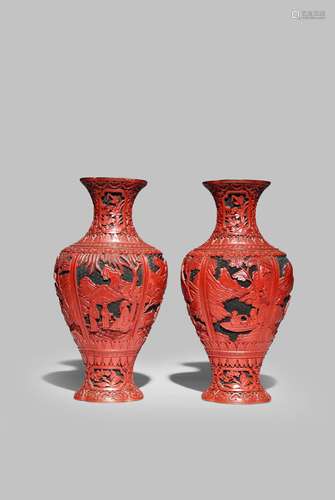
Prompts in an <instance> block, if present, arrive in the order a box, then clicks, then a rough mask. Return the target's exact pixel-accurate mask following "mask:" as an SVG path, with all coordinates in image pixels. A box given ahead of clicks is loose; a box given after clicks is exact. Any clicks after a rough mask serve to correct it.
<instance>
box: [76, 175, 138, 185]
mask: <svg viewBox="0 0 335 500" xmlns="http://www.w3.org/2000/svg"><path fill="white" fill-rule="evenodd" d="M80 182H81V183H82V184H85V185H87V184H95V183H96V184H100V183H101V184H106V183H111V184H124V185H127V186H130V185H131V186H142V187H144V186H146V185H147V184H148V182H147V181H146V180H144V179H131V178H129V177H81V178H80Z"/></svg>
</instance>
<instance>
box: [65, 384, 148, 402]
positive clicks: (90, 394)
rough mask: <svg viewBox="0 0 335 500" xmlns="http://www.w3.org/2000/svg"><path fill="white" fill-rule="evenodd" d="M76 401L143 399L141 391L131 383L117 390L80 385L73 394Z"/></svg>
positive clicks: (127, 400) (129, 400) (128, 400)
mask: <svg viewBox="0 0 335 500" xmlns="http://www.w3.org/2000/svg"><path fill="white" fill-rule="evenodd" d="M74 399H77V400H78V401H87V402H89V403H128V402H131V401H139V400H140V399H143V392H142V391H141V390H140V389H139V388H138V387H136V386H135V385H133V384H129V385H127V386H124V387H122V388H120V389H117V390H114V391H112V390H101V389H91V388H87V387H85V386H84V387H81V388H80V389H79V390H78V391H77V392H76V393H75V395H74Z"/></svg>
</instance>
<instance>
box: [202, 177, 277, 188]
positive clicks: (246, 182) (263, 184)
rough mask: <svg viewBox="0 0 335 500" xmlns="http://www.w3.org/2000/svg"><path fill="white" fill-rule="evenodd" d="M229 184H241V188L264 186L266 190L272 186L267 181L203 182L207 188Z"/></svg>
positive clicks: (222, 180)
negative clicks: (244, 186) (245, 186)
mask: <svg viewBox="0 0 335 500" xmlns="http://www.w3.org/2000/svg"><path fill="white" fill-rule="evenodd" d="M227 184H240V185H241V186H243V185H245V184H249V185H253V186H263V187H264V188H266V187H267V186H269V185H270V184H271V181H265V180H261V179H218V180H213V181H203V185H204V186H205V187H211V186H225V185H227Z"/></svg>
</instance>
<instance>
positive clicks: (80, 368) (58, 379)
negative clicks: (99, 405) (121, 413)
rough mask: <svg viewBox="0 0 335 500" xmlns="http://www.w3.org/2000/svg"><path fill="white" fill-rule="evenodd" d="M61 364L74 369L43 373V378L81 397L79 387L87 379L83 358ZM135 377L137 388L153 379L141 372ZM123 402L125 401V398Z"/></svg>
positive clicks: (112, 399)
mask: <svg viewBox="0 0 335 500" xmlns="http://www.w3.org/2000/svg"><path fill="white" fill-rule="evenodd" d="M60 364H61V365H64V366H68V367H71V368H72V370H60V371H54V372H50V373H46V374H45V375H43V377H42V379H43V380H44V381H45V382H47V383H48V384H51V385H54V386H56V387H60V388H62V389H67V390H70V391H77V392H76V393H75V396H74V397H75V399H81V398H78V397H77V394H78V393H79V391H80V389H79V390H78V388H80V387H81V386H82V384H83V383H84V381H85V369H84V365H83V362H82V360H81V359H71V360H65V361H61V362H60ZM133 378H134V384H135V386H136V387H137V388H140V387H143V386H145V385H146V384H148V383H149V382H150V380H151V379H150V377H148V375H145V374H144V373H139V372H134V373H133ZM138 391H139V389H138ZM141 394H142V392H141V391H139V394H138V395H139V396H141ZM142 397H143V396H142ZM136 399H141V397H137V398H136ZM134 400H135V399H134ZM90 401H92V400H90ZM93 402H94V401H93ZM100 402H104V401H100ZM105 402H118V401H117V400H115V399H114V398H110V399H109V400H106V401H105ZM120 402H121V400H120ZM122 402H125V401H124V400H123V401H122Z"/></svg>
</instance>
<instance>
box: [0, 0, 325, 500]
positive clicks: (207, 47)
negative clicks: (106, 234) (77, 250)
mask: <svg viewBox="0 0 335 500" xmlns="http://www.w3.org/2000/svg"><path fill="white" fill-rule="evenodd" d="M298 7H299V8H301V9H313V10H314V9H326V19H322V20H316V19H311V20H300V21H299V20H296V19H292V17H291V11H292V9H295V8H298ZM333 7H334V6H333V5H332V2H330V1H328V2H327V1H323V2H321V3H320V2H319V1H318V0H315V1H314V2H313V3H312V4H310V2H306V4H305V3H303V2H301V5H297V4H295V3H294V4H293V3H292V2H287V1H283V0H282V1H281V2H269V1H257V2H224V1H223V0H220V1H219V0H207V1H205V0H203V1H200V0H188V1H187V0H169V1H161V0H155V1H154V0H151V1H149V0H136V1H135V0H123V1H121V0H120V1H115V0H114V1H113V0H109V1H102V0H96V1H87V0H80V1H79V0H77V1H75V0H66V1H65V0H58V1H45V0H44V1H42V0H41V1H34V0H31V1H15V0H12V1H4V2H2V4H1V8H0V38H1V43H0V50H1V96H0V97H1V113H0V120H1V149H0V156H1V158H0V161H1V172H2V173H1V197H0V200H1V205H2V210H1V213H2V223H1V233H2V245H1V248H2V252H3V253H4V255H3V257H2V260H1V262H2V269H1V276H2V283H1V285H2V293H3V295H2V304H3V308H2V321H1V323H2V329H1V338H2V343H1V352H2V367H3V373H2V385H1V394H2V395H1V402H2V410H1V419H2V425H1V432H2V434H3V436H2V438H1V454H2V455H3V466H2V472H3V479H2V481H1V489H2V490H3V491H4V492H3V493H2V498H6V500H10V499H23V498H29V499H30V498H31V499H34V500H35V499H36V500H40V499H41V500H42V499H43V500H45V499H48V500H53V499H69V498H82V499H83V498H85V499H96V498H106V499H107V498H111V499H112V498H127V499H128V498H129V499H135V498H141V499H142V498H143V499H148V500H149V499H154V500H157V499H161V498H163V499H165V498H166V499H181V498H186V499H192V498H195V499H198V498H199V499H203V498H231V497H234V498H248V499H255V500H256V499H257V500H262V499H269V498H271V499H282V498H284V497H286V498H304V497H306V495H307V494H309V495H311V498H315V497H318V498H324V499H325V498H330V497H331V483H332V475H333V473H332V458H333V457H332V455H333V449H334V432H333V428H334V426H333V421H334V414H333V411H334V382H333V381H334V305H333V301H334V297H333V295H334V292H333V286H332V285H333V284H334V267H333V260H334V259H333V251H334V238H333V228H334V222H333V221H334V219H333V214H334V197H333V193H334V184H333V180H334V146H333V145H334V123H333V122H334V83H335V82H334V71H333V69H334V64H333V60H334V50H333V47H334V41H335V40H334V38H335V36H334V32H335V31H334V8H333ZM81 176H111V177H113V176H115V177H118V176H124V177H139V178H143V179H147V180H148V182H149V184H148V186H147V187H146V188H145V189H144V190H143V191H142V192H141V194H140V195H139V197H138V199H137V201H136V203H135V207H134V219H135V224H136V227H137V230H138V232H139V234H140V235H141V236H142V238H143V239H144V240H145V241H147V242H149V243H152V244H154V245H156V246H157V247H158V248H160V249H162V250H163V252H164V254H165V256H166V258H167V261H168V264H169V281H168V288H167V291H166V295H165V300H164V302H163V306H162V308H161V311H160V314H159V316H158V319H157V322H156V324H155V325H154V327H153V329H152V331H151V335H150V337H149V340H148V341H147V343H146V344H145V346H144V348H143V350H142V351H141V353H140V355H139V358H138V361H137V364H136V372H137V381H138V383H139V384H140V385H141V386H142V390H143V391H144V394H145V399H144V400H143V401H141V402H137V403H131V404H124V405H123V404H122V405H121V404H120V405H113V404H110V405H96V404H88V403H80V402H76V401H74V400H73V393H74V390H75V389H76V388H77V387H78V386H79V385H80V382H81V376H82V371H81V363H80V361H79V355H78V351H77V349H76V347H75V345H74V343H73V341H72V338H71V337H70V334H69V331H68V329H67V327H66V325H65V322H64V320H63V317H62V316H61V313H60V309H59V304H58V300H57V298H56V295H55V292H54V287H53V282H52V273H53V264H54V260H55V258H56V255H57V253H58V252H59V251H60V250H61V249H62V248H64V247H65V246H66V245H68V244H70V243H72V242H74V241H76V240H78V239H79V238H80V237H81V236H82V235H83V234H84V232H85V231H86V230H87V228H88V226H89V224H90V222H91V217H92V206H91V201H90V198H89V196H88V193H86V191H85V188H84V187H83V186H82V185H81V184H80V183H79V177H81ZM220 178H255V179H257V178H259V179H269V180H271V181H272V185H271V186H270V187H269V188H268V189H267V190H266V191H265V192H264V194H263V196H262V197H261V200H260V203H259V207H258V223H259V226H260V229H261V231H262V233H263V235H264V236H265V238H266V239H268V241H270V242H271V243H272V244H273V245H275V246H278V247H280V248H281V249H283V250H285V251H286V252H287V254H288V256H289V258H290V259H291V261H292V263H293V265H294V269H295V280H296V281H295V289H294V293H293V297H292V302H291V305H290V307H289V310H288V314H287V316H286V318H285V320H284V321H283V323H282V326H281V328H280V331H279V334H278V336H277V338H276V341H275V343H274V344H273V347H272V349H271V351H270V352H269V354H268V356H267V358H266V361H265V363H264V367H263V374H264V377H263V381H264V384H265V387H267V389H268V390H269V392H270V394H271V396H272V398H273V400H272V402H271V403H270V404H267V405H259V406H257V405H256V406H249V407H248V406H246V407H241V406H225V405H216V404H211V403H205V402H203V401H202V400H201V398H200V394H201V390H202V389H203V388H205V387H206V384H207V383H208V381H209V371H208V365H207V364H206V357H205V354H204V350H203V348H202V346H201V345H200V342H199V340H198V338H197V337H196V335H195V332H194V329H193V326H192V325H191V322H190V320H189V318H188V316H187V313H186V307H185V305H184V301H183V298H182V294H181V290H180V285H179V270H180V264H181V261H182V258H183V256H184V255H185V254H186V252H187V251H188V250H190V249H191V248H193V247H195V246H197V245H199V244H200V243H202V242H203V241H204V240H205V239H206V238H207V237H208V236H209V234H210V232H211V230H212V229H213V227H214V223H215V215H216V213H215V206H214V203H213V200H212V199H211V196H210V194H209V193H208V192H207V191H206V190H205V189H204V188H203V186H202V184H201V181H203V180H206V179H220Z"/></svg>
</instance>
